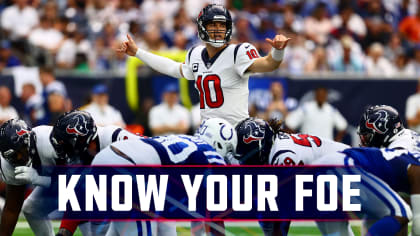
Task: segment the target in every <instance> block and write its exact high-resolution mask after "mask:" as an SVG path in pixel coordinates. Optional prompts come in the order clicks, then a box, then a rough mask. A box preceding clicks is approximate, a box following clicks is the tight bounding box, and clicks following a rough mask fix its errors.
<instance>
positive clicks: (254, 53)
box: [246, 49, 259, 60]
mask: <svg viewBox="0 0 420 236" xmlns="http://www.w3.org/2000/svg"><path fill="white" fill-rule="evenodd" d="M246 55H248V57H249V59H250V60H252V59H253V58H258V57H259V56H258V53H257V51H255V49H251V50H249V51H246Z"/></svg>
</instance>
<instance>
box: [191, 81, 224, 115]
mask: <svg viewBox="0 0 420 236" xmlns="http://www.w3.org/2000/svg"><path fill="white" fill-rule="evenodd" d="M210 82H212V85H213V90H214V93H215V95H216V97H215V98H212V97H211V93H210ZM196 85H197V89H198V91H199V92H200V108H201V109H204V108H205V105H204V103H205V104H207V106H208V107H210V108H218V107H220V106H222V105H223V102H224V98H223V92H222V86H221V83H220V78H219V76H218V75H207V76H206V77H204V79H203V76H202V75H200V76H198V78H197V81H196Z"/></svg>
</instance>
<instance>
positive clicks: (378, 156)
mask: <svg viewBox="0 0 420 236" xmlns="http://www.w3.org/2000/svg"><path fill="white" fill-rule="evenodd" d="M343 153H344V154H346V157H345V164H346V165H347V164H350V165H351V164H352V163H351V160H353V161H354V165H356V166H360V167H361V168H363V169H364V170H366V171H368V172H370V173H372V174H374V175H375V176H377V177H378V178H380V179H382V180H383V181H385V182H386V183H387V184H388V185H389V186H390V187H391V188H393V189H394V190H395V191H396V192H406V193H409V192H410V186H409V182H408V176H407V170H408V167H409V166H410V165H420V163H419V162H418V161H417V159H416V158H415V157H414V156H413V155H412V154H411V153H409V152H408V151H406V150H400V149H377V148H349V149H346V150H344V151H343Z"/></svg>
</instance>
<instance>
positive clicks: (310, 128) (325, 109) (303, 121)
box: [286, 87, 347, 141]
mask: <svg viewBox="0 0 420 236" xmlns="http://www.w3.org/2000/svg"><path fill="white" fill-rule="evenodd" d="M327 99H328V90H327V89H326V88H323V87H320V88H317V89H316V90H315V101H310V102H307V103H305V104H303V105H301V107H299V108H298V109H296V110H295V111H293V112H291V113H290V114H289V116H287V117H286V125H287V126H288V127H289V128H291V129H292V130H296V129H298V128H299V127H300V132H302V133H308V134H313V135H317V136H320V137H323V138H327V139H331V140H332V139H334V140H335V141H341V140H342V139H343V137H344V134H345V133H346V128H347V121H346V119H345V118H344V117H343V116H342V115H341V113H340V112H339V111H338V110H337V109H336V108H334V107H333V106H332V105H331V104H329V103H328V102H327ZM334 128H336V129H337V135H336V136H335V137H334Z"/></svg>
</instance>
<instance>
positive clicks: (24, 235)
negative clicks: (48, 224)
mask: <svg viewBox="0 0 420 236" xmlns="http://www.w3.org/2000/svg"><path fill="white" fill-rule="evenodd" d="M53 225H54V227H55V230H56V232H57V230H58V226H59V222H57V221H55V222H53ZM352 228H353V232H354V233H355V235H356V236H360V226H359V224H358V223H356V224H354V225H353V226H352ZM177 231H178V235H179V236H187V235H190V228H189V227H188V223H180V224H179V225H178V226H177ZM32 235H34V234H33V233H32V231H31V229H30V228H29V225H28V224H27V223H26V221H25V220H20V221H19V223H18V224H17V226H16V229H15V232H14V233H13V236H32ZM75 235H76V236H81V235H82V234H81V233H80V231H79V230H77V231H76V234H75ZM226 235H232V236H247V235H249V236H259V235H263V233H262V231H261V229H260V228H259V227H258V225H257V224H256V223H249V224H248V225H247V223H240V224H237V223H226ZM289 235H290V236H304V235H305V236H306V235H307V236H312V235H321V234H320V232H319V230H318V228H317V227H316V226H315V224H313V223H311V222H307V223H306V222H303V223H296V224H292V226H291V228H290V231H289Z"/></svg>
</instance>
